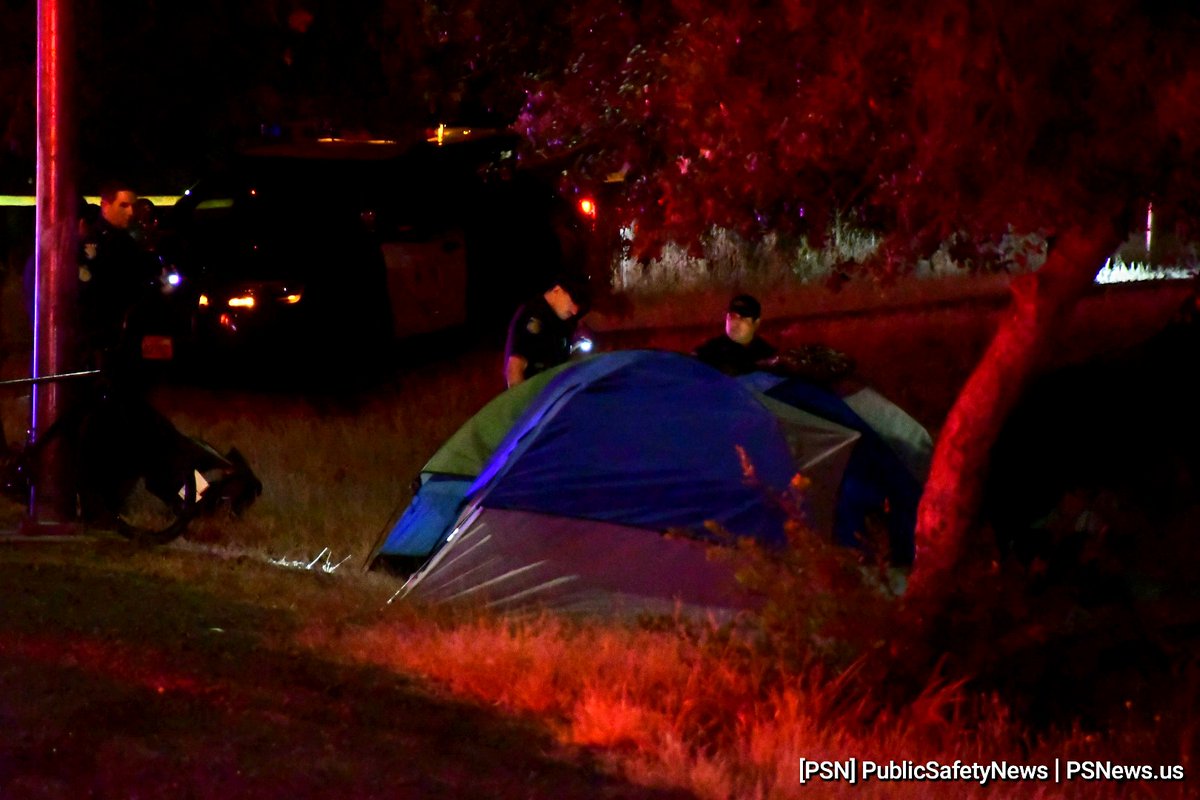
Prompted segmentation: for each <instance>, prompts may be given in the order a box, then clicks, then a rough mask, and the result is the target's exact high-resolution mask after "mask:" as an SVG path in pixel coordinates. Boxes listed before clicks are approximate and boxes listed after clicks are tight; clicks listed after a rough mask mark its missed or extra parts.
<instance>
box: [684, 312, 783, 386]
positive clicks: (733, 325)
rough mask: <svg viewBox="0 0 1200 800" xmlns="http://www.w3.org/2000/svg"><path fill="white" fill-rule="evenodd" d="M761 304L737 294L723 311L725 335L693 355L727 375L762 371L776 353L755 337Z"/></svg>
mask: <svg viewBox="0 0 1200 800" xmlns="http://www.w3.org/2000/svg"><path fill="white" fill-rule="evenodd" d="M761 322H762V304H760V303H759V302H758V300H757V299H756V298H754V297H752V296H751V295H748V294H739V295H737V296H736V297H734V298H733V299H732V300H730V301H729V308H728V310H727V311H726V312H725V333H724V334H723V335H722V336H716V337H713V338H712V339H709V340H708V341H707V342H705V343H704V344H702V345H700V346H699V347H697V348H696V349H695V351H693V355H694V356H696V358H698V359H700V360H701V361H703V362H704V363H706V364H710V365H711V366H714V367H716V368H717V369H719V370H721V371H722V372H724V373H726V374H727V375H744V374H746V373H747V372H754V371H755V370H759V369H763V368H764V367H765V366H766V365H768V364H769V363H770V361H771V359H772V358H774V356H775V354H776V350H775V347H774V346H772V345H771V344H770V343H768V342H767V341H765V340H764V339H763V338H762V337H760V336H759V335H758V326H759V324H760V323H761Z"/></svg>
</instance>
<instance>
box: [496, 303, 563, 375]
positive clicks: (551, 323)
mask: <svg viewBox="0 0 1200 800" xmlns="http://www.w3.org/2000/svg"><path fill="white" fill-rule="evenodd" d="M577 323H578V320H577V319H576V318H575V317H572V318H571V319H569V320H562V319H559V318H558V315H557V314H555V313H554V309H553V308H551V307H550V304H549V303H547V302H546V299H545V297H543V296H542V295H538V296H537V297H535V298H534V299H532V300H530V301H529V302H528V303H525V304H524V305H523V306H521V307H520V308H518V309H517V313H516V315H514V316H513V318H512V322H510V323H509V325H508V340H507V341H506V342H505V344H504V362H505V363H508V359H509V358H510V357H511V356H520V357H521V358H523V359H525V361H526V364H527V365H526V367H525V377H526V378H532V377H533V376H534V375H537V374H538V373H539V372H545V371H546V370H548V369H550V368H551V367H556V366H558V365H559V364H563V363H566V361H567V359H569V358H570V357H571V340H572V338H573V337H574V336H575V327H576V325H577Z"/></svg>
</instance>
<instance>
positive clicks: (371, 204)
mask: <svg viewBox="0 0 1200 800" xmlns="http://www.w3.org/2000/svg"><path fill="white" fill-rule="evenodd" d="M456 133H457V135H458V137H459V139H460V141H456V142H449V141H447V140H445V139H443V143H442V144H441V145H439V144H438V143H437V141H436V140H435V141H423V142H419V143H417V144H414V145H403V144H399V143H396V142H391V141H386V142H384V141H362V140H354V141H346V140H337V139H329V140H321V141H315V142H308V143H299V144H297V143H292V144H274V145H267V146H263V147H260V148H256V149H250V150H247V151H246V152H245V153H244V154H243V155H242V157H240V158H239V159H238V160H237V161H236V162H235V163H234V164H233V165H232V166H231V168H230V169H228V170H227V171H225V172H224V173H223V174H220V175H214V176H210V177H206V178H205V179H203V180H202V181H200V182H199V183H197V184H196V185H195V186H193V187H192V188H191V189H190V190H189V191H188V193H187V194H186V195H185V196H184V197H183V198H181V199H180V200H179V202H178V203H177V204H176V205H175V207H174V208H173V209H172V210H171V214H170V215H169V218H168V221H167V223H166V232H165V234H164V237H163V245H162V250H163V254H164V257H165V258H166V259H167V260H168V261H169V262H170V263H171V264H172V265H174V266H175V268H176V269H177V270H178V272H179V273H180V276H181V285H180V288H181V292H182V294H183V296H184V297H186V298H187V301H186V302H187V303H188V304H190V308H191V320H190V325H191V330H192V334H193V335H192V341H191V342H190V343H189V348H187V349H190V350H191V352H192V353H193V354H200V355H208V356H212V355H218V356H228V355H236V356H251V357H255V358H257V357H259V356H263V355H265V356H267V357H269V358H270V359H285V360H286V359H288V358H289V357H291V356H295V357H298V358H302V359H303V360H305V361H309V360H311V358H313V357H320V356H329V357H332V358H335V359H338V360H342V359H344V358H345V357H347V356H351V357H362V358H364V359H365V360H367V361H368V362H369V361H371V360H372V359H374V358H376V357H377V356H379V355H381V354H382V353H383V352H385V351H386V350H387V348H388V347H389V346H390V344H391V343H392V342H394V341H395V340H396V339H398V338H404V337H409V336H413V335H416V334H423V333H430V332H434V331H439V330H444V329H447V328H452V327H456V326H464V325H467V324H469V323H476V324H478V325H480V326H489V327H491V326H495V327H497V330H498V331H502V328H500V327H499V326H502V324H503V321H507V318H508V316H510V315H511V313H512V309H513V308H515V306H516V304H517V303H519V302H520V300H521V299H522V298H524V297H525V296H526V295H527V294H528V293H529V292H530V291H531V289H532V287H535V286H536V285H538V283H539V282H540V281H541V280H542V279H543V278H544V277H545V276H546V275H549V274H553V273H555V272H557V271H559V270H561V269H567V270H578V269H581V268H582V267H581V263H582V262H578V263H569V262H570V261H571V260H572V259H578V257H579V249H580V248H579V247H578V245H576V244H574V242H577V241H578V240H579V237H580V231H581V230H582V225H583V222H584V221H582V220H578V219H576V218H574V216H573V214H572V213H571V211H570V209H569V207H566V206H565V205H564V204H563V203H562V201H561V200H560V199H559V198H558V197H557V195H556V194H555V193H554V192H553V190H552V187H550V186H548V185H547V184H546V183H545V182H544V181H542V180H539V179H537V178H535V177H534V176H532V175H527V174H524V173H522V172H521V171H520V170H517V169H515V154H514V151H515V146H516V138H515V136H514V135H512V134H509V133H506V132H495V131H492V132H485V133H483V134H464V133H462V132H456ZM443 135H445V134H444V133H443ZM564 208H565V210H564Z"/></svg>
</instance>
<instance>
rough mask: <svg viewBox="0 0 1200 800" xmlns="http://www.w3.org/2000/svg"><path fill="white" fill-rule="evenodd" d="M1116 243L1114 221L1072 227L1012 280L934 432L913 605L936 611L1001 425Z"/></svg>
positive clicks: (960, 558)
mask: <svg viewBox="0 0 1200 800" xmlns="http://www.w3.org/2000/svg"><path fill="white" fill-rule="evenodd" d="M1102 218H1103V217H1102ZM1119 244H1120V233H1119V231H1118V230H1117V227H1116V225H1115V224H1113V223H1102V224H1096V225H1094V226H1092V227H1089V228H1079V227H1076V228H1071V229H1069V230H1066V231H1064V232H1063V233H1062V235H1061V236H1059V237H1058V239H1057V240H1056V241H1055V242H1054V244H1053V245H1052V247H1051V248H1050V252H1049V254H1048V257H1047V259H1046V263H1045V264H1044V265H1043V266H1042V267H1041V269H1039V270H1038V271H1037V272H1036V273H1032V274H1029V275H1022V276H1020V277H1018V278H1016V279H1015V280H1014V281H1013V283H1012V293H1013V298H1012V303H1011V306H1010V308H1009V311H1008V313H1007V315H1006V316H1005V318H1004V319H1003V320H1002V321H1001V323H1000V326H999V328H998V329H997V331H996V334H995V336H994V337H993V339H992V342H991V344H990V345H989V346H988V349H987V351H986V352H985V353H984V355H983V358H982V359H981V360H980V362H979V365H978V366H977V367H976V368H975V371H974V372H973V373H972V374H971V377H970V378H968V379H967V382H966V383H965V384H964V385H963V388H962V391H961V392H960V393H959V395H958V399H957V400H956V401H955V403H954V407H953V408H952V409H951V410H950V414H949V415H948V416H947V418H946V423H945V425H944V427H943V428H942V431H941V434H940V435H939V437H938V442H937V447H936V448H935V450H934V455H933V463H932V465H931V467H930V473H929V480H928V481H927V483H926V485H925V493H924V495H923V496H922V498H921V505H920V507H919V508H918V512H917V530H916V560H915V562H914V565H913V571H912V575H911V577H910V580H909V586H908V591H907V593H906V594H907V598H908V601H909V603H910V607H912V608H915V609H925V610H926V611H932V612H935V613H936V608H937V599H938V598H939V596H942V595H943V593H945V592H947V591H948V590H949V589H950V588H951V587H953V586H954V582H955V579H956V568H957V567H959V566H960V565H961V564H963V563H964V558H965V556H966V555H967V552H968V549H969V548H968V545H969V542H968V541H967V540H968V537H969V536H970V534H971V531H972V529H973V526H974V525H975V523H976V517H977V514H978V510H979V506H980V503H981V501H982V495H983V487H984V482H985V479H986V477H987V467H988V459H989V456H990V453H991V449H992V446H993V445H994V444H995V442H996V439H997V438H998V437H999V435H1000V430H1001V426H1002V425H1003V424H1004V421H1005V419H1006V417H1007V416H1008V414H1009V412H1011V411H1012V408H1013V406H1014V405H1015V404H1016V402H1017V400H1018V399H1019V398H1020V396H1021V393H1022V391H1024V389H1025V387H1026V384H1027V382H1028V381H1029V379H1030V377H1032V376H1033V374H1034V371H1035V370H1036V369H1037V367H1038V363H1039V361H1040V360H1041V359H1042V356H1043V354H1044V353H1046V352H1047V349H1048V347H1050V346H1052V344H1053V342H1054V340H1055V338H1056V336H1057V333H1058V331H1059V329H1060V328H1061V326H1062V324H1063V322H1064V321H1065V320H1066V319H1067V318H1068V317H1069V316H1070V312H1071V310H1072V309H1073V307H1074V305H1075V303H1076V301H1078V300H1079V299H1080V298H1081V297H1082V296H1083V294H1084V293H1085V292H1086V291H1087V289H1088V287H1089V286H1091V284H1092V282H1093V281H1094V280H1095V276H1096V273H1097V272H1098V271H1099V269H1100V267H1101V266H1102V265H1103V263H1104V260H1105V259H1106V258H1107V257H1108V256H1109V255H1111V254H1112V252H1113V251H1114V250H1115V249H1116V247H1117V246H1118V245H1119ZM930 602H932V603H933V604H932V605H929V603H930Z"/></svg>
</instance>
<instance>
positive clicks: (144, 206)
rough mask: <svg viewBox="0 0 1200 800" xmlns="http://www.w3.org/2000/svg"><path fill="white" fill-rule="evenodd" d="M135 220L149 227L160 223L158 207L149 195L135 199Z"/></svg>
mask: <svg viewBox="0 0 1200 800" xmlns="http://www.w3.org/2000/svg"><path fill="white" fill-rule="evenodd" d="M133 221H134V222H135V223H136V224H137V225H139V226H141V227H143V228H149V227H152V226H154V225H156V224H157V223H158V208H157V207H156V206H155V205H154V201H153V200H151V199H150V198H149V197H139V198H138V199H137V200H134V201H133Z"/></svg>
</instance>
